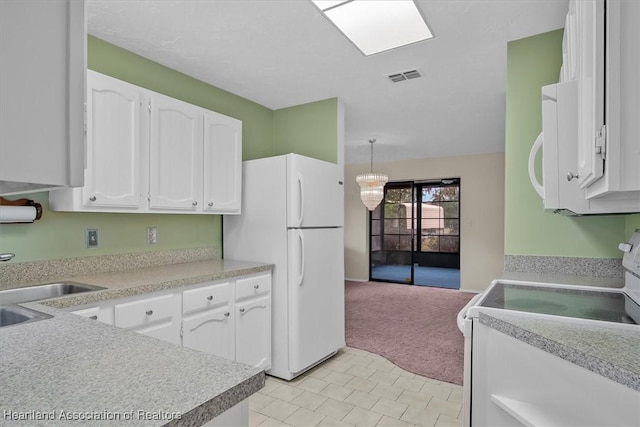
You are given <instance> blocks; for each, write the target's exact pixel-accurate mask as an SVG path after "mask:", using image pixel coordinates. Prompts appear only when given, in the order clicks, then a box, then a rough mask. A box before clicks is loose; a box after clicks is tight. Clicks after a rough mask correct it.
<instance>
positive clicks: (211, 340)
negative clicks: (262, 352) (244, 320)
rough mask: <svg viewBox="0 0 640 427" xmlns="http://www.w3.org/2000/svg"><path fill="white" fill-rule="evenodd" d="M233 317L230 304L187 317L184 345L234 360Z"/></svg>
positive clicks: (183, 332) (185, 320)
mask: <svg viewBox="0 0 640 427" xmlns="http://www.w3.org/2000/svg"><path fill="white" fill-rule="evenodd" d="M234 341H235V337H234V325H233V317H232V316H231V311H230V307H229V306H225V307H222V308H219V309H217V310H207V311H205V312H204V313H200V314H195V315H192V316H189V317H185V318H184V320H183V321H182V345H184V346H185V347H189V348H193V349H195V350H200V351H204V352H206V353H210V354H215V355H216V356H220V357H224V358H226V359H230V360H233V359H234V358H235V342H234Z"/></svg>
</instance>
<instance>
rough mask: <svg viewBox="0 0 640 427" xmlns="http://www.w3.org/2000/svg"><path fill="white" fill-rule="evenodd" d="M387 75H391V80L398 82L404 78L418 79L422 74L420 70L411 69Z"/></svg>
mask: <svg viewBox="0 0 640 427" xmlns="http://www.w3.org/2000/svg"><path fill="white" fill-rule="evenodd" d="M387 77H389V80H391V81H392V82H394V83H398V82H401V81H404V80H411V79H417V78H418V77H421V76H420V73H419V72H418V70H411V71H405V72H402V73H396V74H391V75H389V76H387Z"/></svg>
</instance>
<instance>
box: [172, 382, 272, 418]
mask: <svg viewBox="0 0 640 427" xmlns="http://www.w3.org/2000/svg"><path fill="white" fill-rule="evenodd" d="M265 377H266V375H265V373H264V371H260V372H259V373H257V374H256V375H254V376H252V377H251V378H249V379H247V380H245V381H243V382H241V383H239V384H238V385H236V386H234V387H232V388H230V389H229V390H227V391H226V392H224V393H223V394H220V395H218V396H216V397H214V398H212V399H211V400H209V401H207V402H205V403H203V404H202V405H199V406H197V407H195V408H193V409H192V410H191V411H189V412H187V413H186V414H183V415H182V418H181V419H179V420H172V421H171V422H169V423H167V424H165V426H166V427H186V426H201V425H204V424H205V423H207V422H209V421H211V420H213V419H214V418H215V417H217V416H218V415H220V414H222V413H223V412H225V411H226V410H228V409H231V408H232V407H234V406H235V405H237V404H238V403H240V402H242V401H243V400H245V399H247V398H249V396H251V395H252V394H254V393H255V392H257V391H258V390H260V389H262V388H263V387H264V384H265Z"/></svg>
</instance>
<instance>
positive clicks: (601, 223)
mask: <svg viewBox="0 0 640 427" xmlns="http://www.w3.org/2000/svg"><path fill="white" fill-rule="evenodd" d="M562 34H563V31H562V30H557V31H552V32H549V33H544V34H540V35H536V36H533V37H528V38H525V39H521V40H516V41H512V42H510V43H508V45H507V116H506V135H505V254H509V255H548V256H568V257H592V258H620V257H621V255H622V254H621V253H620V251H618V249H617V247H618V243H619V242H622V241H625V240H627V238H628V236H629V234H630V229H631V228H633V227H634V225H633V224H636V225H635V226H636V227H640V225H639V224H638V223H639V222H640V220H639V218H640V215H607V216H584V217H565V216H561V215H558V214H553V213H547V212H544V210H543V206H542V200H541V199H540V197H539V196H538V194H537V193H536V192H535V190H534V189H533V187H532V186H531V183H530V182H529V176H528V173H527V160H528V156H529V151H530V150H531V146H532V145H533V141H534V140H535V139H536V137H537V136H538V134H539V133H540V131H541V129H542V117H541V95H540V90H541V87H542V86H545V85H547V84H551V83H556V82H557V81H558V76H559V72H560V66H561V63H562Z"/></svg>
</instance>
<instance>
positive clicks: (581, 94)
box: [575, 0, 606, 188]
mask: <svg viewBox="0 0 640 427" xmlns="http://www.w3.org/2000/svg"><path fill="white" fill-rule="evenodd" d="M575 7H576V20H577V25H576V29H577V39H578V43H577V44H578V65H577V69H576V77H577V79H578V85H579V86H578V182H579V184H580V188H585V187H587V186H588V185H590V184H591V183H593V182H594V181H596V180H597V179H599V178H600V177H602V175H603V173H604V157H603V155H604V151H605V146H604V142H605V136H606V135H605V131H604V57H605V56H604V55H605V51H604V19H605V17H604V11H605V9H604V0H580V1H576V3H575Z"/></svg>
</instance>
